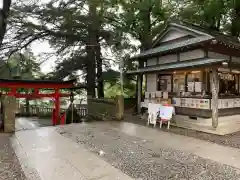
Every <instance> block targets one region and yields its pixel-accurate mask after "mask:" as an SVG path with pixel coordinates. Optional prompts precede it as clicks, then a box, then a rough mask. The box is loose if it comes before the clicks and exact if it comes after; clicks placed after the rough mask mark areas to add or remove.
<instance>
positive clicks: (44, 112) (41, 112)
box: [17, 106, 88, 117]
mask: <svg viewBox="0 0 240 180" xmlns="http://www.w3.org/2000/svg"><path fill="white" fill-rule="evenodd" d="M75 109H77V112H78V114H79V116H80V117H84V116H86V115H87V113H88V109H87V107H86V106H83V107H81V106H78V107H76V108H75ZM66 111H67V109H66V108H61V112H66ZM52 112H53V108H51V107H30V108H29V114H28V113H27V108H26V107H23V106H22V107H20V108H19V110H18V111H17V115H18V116H25V115H27V114H28V116H46V117H51V116H52Z"/></svg>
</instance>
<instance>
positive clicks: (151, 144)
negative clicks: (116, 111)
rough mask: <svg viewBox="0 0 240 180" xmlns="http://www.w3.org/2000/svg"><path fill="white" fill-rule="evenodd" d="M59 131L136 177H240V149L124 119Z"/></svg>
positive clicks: (71, 127)
mask: <svg viewBox="0 0 240 180" xmlns="http://www.w3.org/2000/svg"><path fill="white" fill-rule="evenodd" d="M57 130H58V132H59V133H60V134H62V135H63V136H65V137H68V138H70V139H72V140H73V141H76V142H77V143H78V144H82V145H84V147H85V148H86V149H88V150H89V151H92V152H94V153H96V154H97V153H98V152H99V151H102V152H104V154H105V155H104V156H102V157H101V158H103V159H104V160H105V161H107V162H108V163H110V164H112V165H113V166H114V167H115V168H118V169H120V170H121V171H123V172H124V173H126V174H127V175H129V176H131V177H132V178H135V179H142V180H149V179H151V180H155V179H156V180H158V179H171V180H173V179H174V180H175V179H176V180H177V179H178V180H179V179H181V180H183V179H186V180H187V179H195V180H202V179H209V180H210V179H218V180H226V179H229V180H238V179H240V170H239V169H240V163H239V161H238V159H239V157H240V150H239V149H235V148H230V147H225V146H221V145H217V144H213V143H210V142H206V141H202V140H197V139H194V138H189V137H186V136H180V135H176V134H172V133H167V132H162V131H158V130H156V129H152V128H149V127H144V126H139V125H136V124H132V123H125V122H113V123H110V122H97V123H96V122H94V123H88V124H74V125H68V126H63V127H59V128H58V129H57ZM237 158H238V159H237Z"/></svg>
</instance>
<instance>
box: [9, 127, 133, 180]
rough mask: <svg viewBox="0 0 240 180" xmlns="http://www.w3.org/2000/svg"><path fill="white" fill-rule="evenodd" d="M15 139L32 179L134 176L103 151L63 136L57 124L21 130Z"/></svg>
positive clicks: (103, 179)
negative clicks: (106, 157) (104, 156)
mask: <svg viewBox="0 0 240 180" xmlns="http://www.w3.org/2000/svg"><path fill="white" fill-rule="evenodd" d="M12 143H13V148H14V149H15V152H16V155H17V156H18V158H19V162H20V163H21V166H22V168H23V171H24V173H25V175H26V177H27V178H28V179H32V180H38V179H39V180H66V179H69V180H93V179H98V180H114V179H119V180H120V179H121V180H131V178H130V177H128V176H127V175H125V174H124V173H123V172H121V171H120V170H118V169H116V168H114V167H113V166H111V165H110V164H108V163H107V162H105V161H104V160H103V159H101V158H100V157H99V156H100V155H95V154H93V153H91V152H88V151H87V150H85V149H84V148H83V146H82V145H78V144H77V143H75V142H73V141H71V140H69V139H67V138H65V137H63V136H61V135H60V134H59V133H58V132H57V131H55V127H44V128H39V129H35V130H27V131H18V132H16V133H15V136H14V137H13V138H12ZM101 155H102V154H101Z"/></svg>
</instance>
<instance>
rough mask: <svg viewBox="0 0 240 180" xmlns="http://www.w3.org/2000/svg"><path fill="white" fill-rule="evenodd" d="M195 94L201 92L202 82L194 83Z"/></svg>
mask: <svg viewBox="0 0 240 180" xmlns="http://www.w3.org/2000/svg"><path fill="white" fill-rule="evenodd" d="M195 92H202V82H195Z"/></svg>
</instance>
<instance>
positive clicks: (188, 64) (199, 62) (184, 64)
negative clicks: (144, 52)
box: [127, 58, 228, 75]
mask: <svg viewBox="0 0 240 180" xmlns="http://www.w3.org/2000/svg"><path fill="white" fill-rule="evenodd" d="M222 62H228V60H226V59H214V58H202V59H196V60H189V61H181V62H178V63H169V64H161V65H155V66H148V67H144V68H141V69H138V70H135V71H128V72H127V74H128V75H134V74H139V73H152V72H158V71H166V70H178V69H184V68H193V67H203V66H209V65H214V64H221V63H222Z"/></svg>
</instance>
